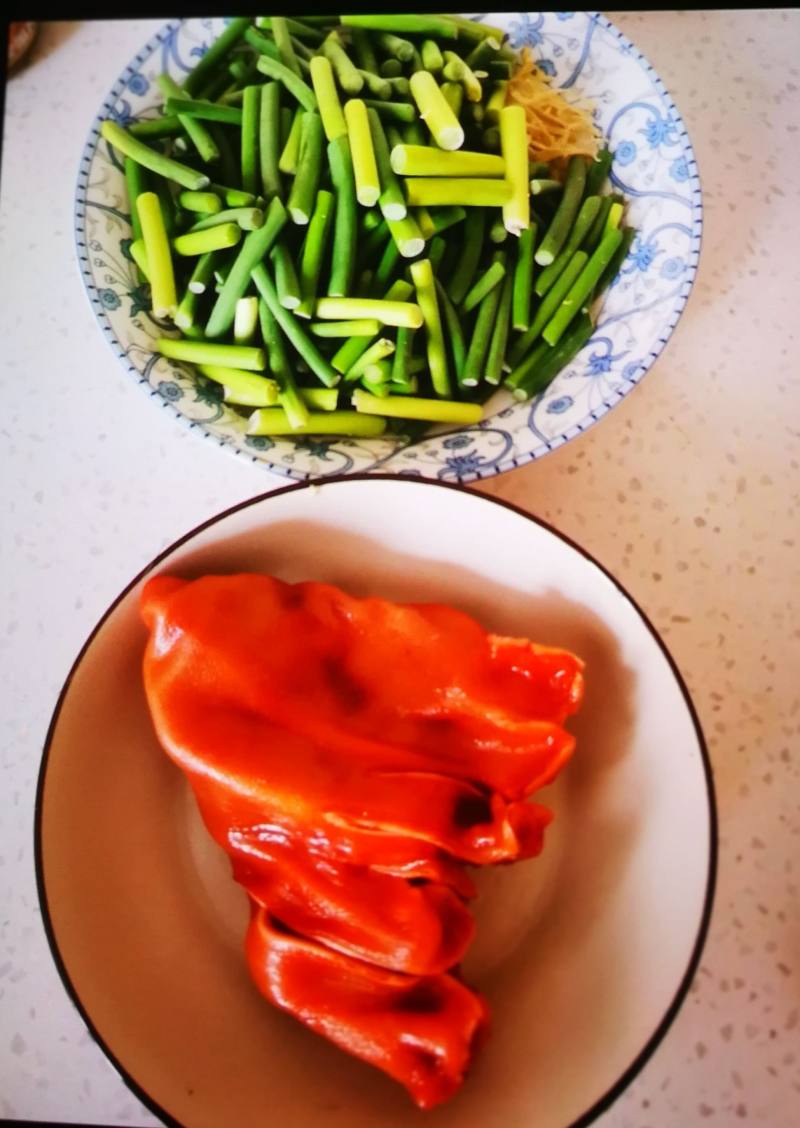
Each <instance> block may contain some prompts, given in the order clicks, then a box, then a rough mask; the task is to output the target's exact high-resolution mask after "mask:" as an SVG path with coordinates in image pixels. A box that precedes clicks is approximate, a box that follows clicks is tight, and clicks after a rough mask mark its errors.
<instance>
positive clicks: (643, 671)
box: [36, 476, 716, 1128]
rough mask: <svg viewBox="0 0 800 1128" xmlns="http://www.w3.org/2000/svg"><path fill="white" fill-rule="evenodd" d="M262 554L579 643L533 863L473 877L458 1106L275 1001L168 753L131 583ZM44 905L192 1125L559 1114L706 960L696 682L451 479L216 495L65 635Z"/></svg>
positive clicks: (628, 1065) (709, 814) (248, 562)
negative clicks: (474, 932)
mask: <svg viewBox="0 0 800 1128" xmlns="http://www.w3.org/2000/svg"><path fill="white" fill-rule="evenodd" d="M233 570H263V571H265V572H269V573H272V574H275V575H278V576H280V577H282V578H284V579H288V580H300V579H317V580H326V581H330V582H333V583H337V584H340V585H341V586H343V587H345V588H347V589H348V590H350V591H352V592H354V593H356V594H367V593H371V594H381V595H384V596H387V597H389V598H393V599H400V600H409V599H411V600H436V601H444V602H448V603H451V604H453V605H454V606H456V607H460V608H462V609H464V610H466V611H467V612H469V613H471V614H473V615H475V616H476V617H477V618H479V619H480V620H481V621H482V622H483V623H484V624H485V625H486V626H487V627H489V628H491V629H493V630H495V631H499V632H502V633H506V634H515V635H529V636H530V637H532V638H534V639H537V640H538V641H541V642H544V643H550V644H552V645H555V646H565V647H568V648H570V649H573V650H575V651H576V652H577V653H579V654H580V655H582V656H583V657H584V658H585V659H586V662H587V668H586V675H587V683H588V691H587V696H586V700H585V705H584V707H583V709H582V712H581V714H580V716H579V718H578V719H577V721H576V722H575V723H574V725H573V727H574V729H575V731H576V732H577V735H578V750H577V753H576V756H575V759H574V760H573V762H572V764H571V765H570V766H569V767H568V768H567V769H566V771H565V772H564V773H563V775H562V777H561V779H560V781H559V782H558V784H557V785H555V786H554V787H553V788H551V789H550V795H549V802H550V804H551V805H552V807H553V809H554V810H555V812H556V819H555V822H554V823H553V825H552V827H551V828H550V830H549V831H548V840H547V844H546V847H545V852H544V854H543V855H542V857H541V858H539V859H536V860H533V861H530V862H526V863H521V864H518V865H516V866H511V867H505V868H502V869H500V870H499V871H495V872H489V873H481V875H480V879H481V883H482V885H481V888H482V892H481V895H480V898H479V901H478V907H477V916H478V937H477V940H476V943H475V945H474V948H473V949H472V951H471V952H470V954H469V959H468V962H467V967H466V970H467V972H468V973H469V976H470V977H471V978H472V979H473V981H474V982H475V983H476V985H477V986H479V987H480V988H481V989H482V990H483V991H484V992H485V994H486V996H487V997H488V1000H489V1003H490V1005H491V1008H492V1013H493V1023H494V1030H493V1035H492V1038H491V1040H490V1042H489V1044H488V1045H487V1046H486V1048H485V1050H484V1051H483V1053H482V1054H481V1056H480V1057H479V1059H478V1062H477V1064H476V1067H475V1069H474V1071H473V1073H472V1075H471V1077H470V1078H469V1080H468V1081H467V1083H466V1084H465V1086H464V1088H463V1090H462V1091H461V1093H460V1094H459V1095H458V1096H457V1097H456V1098H455V1099H454V1100H453V1101H452V1103H451V1104H450V1105H449V1106H445V1107H443V1108H440V1109H438V1110H436V1111H434V1112H432V1113H420V1112H418V1111H417V1110H416V1109H415V1108H414V1107H413V1106H412V1105H411V1103H410V1102H409V1100H408V1098H407V1097H406V1095H405V1093H404V1092H403V1091H402V1089H400V1087H399V1086H397V1085H396V1084H395V1083H393V1082H391V1081H389V1080H387V1079H386V1078H384V1077H383V1076H382V1075H380V1074H379V1073H378V1072H376V1071H374V1070H373V1069H371V1068H369V1067H367V1066H365V1065H362V1064H360V1063H359V1062H357V1061H354V1060H351V1059H350V1058H348V1057H347V1056H346V1055H345V1054H343V1053H341V1052H340V1051H339V1050H337V1049H335V1048H334V1047H333V1046H331V1045H329V1044H328V1043H326V1042H324V1041H323V1040H322V1039H320V1038H318V1037H316V1036H315V1035H313V1034H311V1033H309V1032H307V1031H306V1030H304V1029H303V1028H302V1027H301V1026H300V1025H299V1024H298V1023H297V1022H295V1021H294V1020H293V1019H292V1018H290V1017H288V1016H285V1015H282V1014H280V1013H278V1012H277V1011H276V1010H274V1009H273V1008H272V1007H271V1006H270V1005H269V1004H268V1003H267V1002H265V1001H264V1000H263V999H262V998H261V997H260V995H259V994H258V993H257V991H256V989H255V987H253V986H252V985H251V983H250V980H249V978H248V975H247V972H246V970H245V965H244V960H243V958H242V953H241V944H242V937H243V931H244V927H245V923H246V909H245V898H244V894H243V893H242V892H241V890H239V888H238V887H237V886H235V885H234V883H233V882H232V880H231V879H230V877H229V869H228V863H227V860H226V858H225V856H224V855H223V854H222V853H221V852H220V851H219V850H218V848H217V847H215V846H214V845H213V844H212V843H211V842H210V840H209V839H208V837H207V836H206V834H205V832H204V830H203V828H202V826H201V824H200V821H199V818H198V816H197V814H196V812H195V809H194V805H193V802H192V800H191V799H190V796H189V791H188V787H187V785H186V784H185V783H184V781H183V779H182V777H181V775H180V774H179V772H178V770H177V769H176V768H175V767H173V765H172V764H171V763H170V762H169V761H168V760H167V757H166V756H165V755H164V754H163V753H162V752H161V750H160V749H159V747H158V745H157V743H156V740H155V737H154V734H153V731H152V729H151V725H150V721H149V717H148V713H147V709H146V705H145V700H144V695H143V691H142V686H141V677H140V664H141V657H142V650H143V647H144V643H145V631H144V628H143V626H142V625H141V623H140V621H139V617H138V612H137V599H138V595H139V591H140V589H141V585H142V583H143V580H144V579H145V577H146V576H148V575H150V574H152V573H153V572H162V571H172V572H175V573H179V574H181V575H184V576H196V575H199V574H201V573H203V572H208V571H222V572H227V571H233ZM36 835H37V869H38V878H39V890H40V896H41V902H42V910H43V914H44V919H45V922H46V926H47V929H48V935H49V938H50V943H51V946H52V949H53V954H54V957H55V959H56V962H57V964H58V967H59V970H60V972H61V975H62V977H63V980H64V983H65V986H66V988H67V990H68V991H69V993H70V995H71V996H72V998H73V999H74V1001H75V1003H76V1004H77V1006H78V1007H79V1009H80V1011H81V1013H82V1015H83V1017H84V1019H85V1020H86V1022H87V1023H88V1024H89V1026H90V1029H91V1030H92V1032H93V1034H94V1036H95V1038H96V1039H97V1040H98V1042H99V1043H100V1045H101V1046H102V1047H103V1049H104V1050H105V1052H106V1053H107V1055H108V1056H109V1058H110V1059H111V1060H112V1062H114V1064H115V1065H116V1067H117V1069H118V1070H119V1072H120V1073H121V1074H122V1076H123V1078H124V1079H125V1081H126V1082H127V1083H128V1084H129V1085H130V1087H131V1088H132V1089H133V1090H134V1091H135V1092H136V1093H137V1095H138V1096H139V1097H140V1098H141V1099H142V1100H144V1101H145V1102H146V1103H147V1104H148V1105H149V1107H150V1108H152V1109H153V1111H154V1112H155V1113H157V1114H158V1115H159V1116H160V1117H161V1118H162V1119H163V1120H165V1121H166V1122H167V1123H172V1124H174V1123H179V1124H183V1125H186V1126H188V1128H220V1126H221V1125H251V1126H255V1125H259V1124H267V1123H270V1124H280V1125H281V1128H367V1126H370V1128H372V1126H381V1128H386V1126H392V1128H394V1126H396V1128H407V1126H414V1125H416V1126H419V1125H422V1124H425V1125H430V1126H431V1128H485V1126H486V1125H489V1124H499V1125H503V1128H523V1126H524V1128H531V1126H533V1125H535V1126H536V1128H565V1126H566V1125H569V1124H573V1123H582V1124H584V1123H588V1121H589V1120H591V1119H593V1118H594V1117H595V1116H596V1115H597V1114H598V1113H599V1112H600V1111H601V1110H602V1109H603V1108H605V1107H607V1106H608V1104H610V1103H611V1101H612V1100H613V1099H614V1098H615V1097H616V1096H618V1095H619V1093H620V1092H621V1091H622V1089H623V1088H624V1087H625V1085H626V1084H627V1083H628V1082H629V1081H630V1079H631V1078H632V1077H633V1075H634V1074H635V1073H636V1071H637V1070H638V1069H639V1068H640V1067H641V1066H642V1064H643V1063H644V1061H645V1060H646V1058H647V1057H648V1056H649V1054H650V1053H651V1052H652V1050H653V1049H654V1048H655V1046H656V1044H657V1043H658V1041H659V1040H660V1038H661V1037H662V1036H663V1034H664V1032H665V1031H666V1029H667V1026H668V1025H669V1023H670V1021H671V1019H672V1018H673V1017H674V1014H675V1013H676V1011H677V1009H678V1007H679V1005H680V1003H681V1001H682V999H683V997H684V995H685V993H686V991H687V989H688V986H689V982H690V979H691V976H692V974H693V972H694V970H695V968H696V966H697V961H698V959H699V955H700V950H701V947H702V943H703V940H704V938H705V931H706V927H707V923H708V916H709V912H710V906H711V899H712V889H713V884H714V872H715V854H716V838H715V817H714V801H713V790H712V783H711V776H710V771H709V767H708V760H707V756H706V753H705V749H704V745H703V740H702V736H701V733H700V730H699V727H698V724H697V720H696V718H695V715H694V711H693V709H692V706H691V703H690V701H689V698H688V695H687V692H686V689H685V687H684V685H683V682H682V681H681V679H680V676H679V674H678V672H677V670H676V669H675V667H674V665H673V663H672V661H671V659H670V658H669V656H668V654H667V653H666V650H665V649H664V647H663V645H662V644H661V642H660V641H659V639H658V637H657V636H656V634H655V632H654V630H653V628H652V627H651V626H650V625H649V624H648V622H647V620H646V619H645V618H644V616H643V615H642V613H641V611H639V610H638V608H637V607H636V606H635V604H634V603H633V602H632V601H631V599H630V597H629V596H628V595H627V594H626V593H625V592H624V591H623V590H622V589H621V588H620V587H619V585H618V584H617V583H616V582H615V581H614V580H613V579H612V578H611V577H610V576H609V575H608V574H607V573H605V572H604V571H603V570H602V569H601V568H600V567H599V566H598V565H597V564H596V563H594V562H593V561H592V560H591V559H590V558H589V557H588V556H587V555H586V554H585V553H583V552H582V551H581V550H580V549H579V548H577V547H576V546H574V545H572V544H570V543H569V542H568V541H567V540H566V539H564V538H562V537H560V536H559V535H558V534H556V533H554V532H553V531H552V530H550V529H548V528H547V527H546V526H544V525H542V524H541V523H539V522H537V521H536V520H534V519H532V518H530V517H528V516H527V515H526V514H524V513H521V512H519V511H517V510H515V509H513V508H511V507H509V506H506V505H504V504H501V503H498V502H496V501H493V500H490V499H488V498H486V497H483V496H481V495H479V494H474V493H471V492H469V491H466V490H464V489H459V488H456V487H448V486H443V485H440V484H435V483H432V482H423V481H418V480H413V479H408V478H391V477H383V478H381V477H376V476H369V477H366V478H346V479H339V480H332V481H327V482H325V483H324V484H322V485H318V486H291V487H289V488H288V489H285V490H280V491H278V492H276V493H270V494H268V495H266V496H264V497H261V498H256V499H254V500H252V501H249V502H245V503H244V504H242V505H240V506H238V507H236V508H234V509H232V510H229V511H228V512H226V513H223V514H222V515H221V516H219V517H217V518H215V519H214V520H212V521H210V522H208V523H207V524H206V525H204V526H201V527H200V528H199V529H197V530H195V531H194V532H192V533H190V534H189V535H188V536H187V537H184V538H182V540H180V541H179V542H178V543H177V544H176V545H174V546H173V547H172V548H171V549H169V550H168V551H167V552H165V553H164V554H163V555H162V556H161V557H159V559H158V560H156V561H155V562H154V563H153V564H152V565H151V566H150V567H149V568H148V569H146V570H145V572H144V573H142V575H140V576H138V577H137V578H136V579H135V580H134V581H133V582H132V584H131V585H130V586H129V587H128V588H127V589H126V591H125V592H124V593H123V594H122V595H121V596H120V597H119V599H118V600H117V601H116V602H115V603H114V604H113V606H112V607H111V608H110V609H109V611H108V612H107V613H106V615H105V616H104V618H103V620H102V621H101V622H100V624H99V625H98V627H97V628H96V629H95V631H94V633H93V634H92V636H91V637H90V639H89V641H88V642H87V644H86V646H85V647H84V649H83V650H82V652H81V654H80V655H79V657H78V659H77V661H76V663H75V666H74V667H73V670H72V672H71V674H70V676H69V679H68V681H67V684H66V686H65V687H64V690H63V692H62V695H61V699H60V701H59V704H58V707H57V709H56V712H55V715H54V718H53V722H52V725H51V729H50V733H49V736H48V742H47V748H46V751H45V755H44V760H43V764H42V770H41V776H40V781H39V794H38V799H37V819H36Z"/></svg>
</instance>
